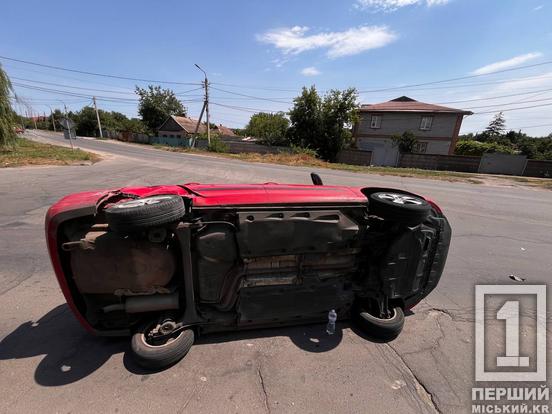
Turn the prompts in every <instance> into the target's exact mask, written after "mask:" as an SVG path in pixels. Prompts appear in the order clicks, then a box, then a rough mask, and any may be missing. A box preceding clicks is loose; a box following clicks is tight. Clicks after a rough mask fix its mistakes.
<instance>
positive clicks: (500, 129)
mask: <svg viewBox="0 0 552 414" xmlns="http://www.w3.org/2000/svg"><path fill="white" fill-rule="evenodd" d="M505 129H506V121H505V120H504V115H503V114H502V112H499V113H498V114H496V115H495V116H494V118H493V119H492V121H491V122H489V125H488V126H487V128H486V129H485V132H486V133H487V134H488V135H490V136H497V135H502V134H503V133H504V130H505Z"/></svg>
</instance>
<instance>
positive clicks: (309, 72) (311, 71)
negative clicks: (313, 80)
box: [301, 66, 321, 76]
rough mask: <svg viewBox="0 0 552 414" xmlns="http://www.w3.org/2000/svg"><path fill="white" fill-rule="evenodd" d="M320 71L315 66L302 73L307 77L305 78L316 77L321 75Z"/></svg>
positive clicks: (305, 69)
mask: <svg viewBox="0 0 552 414" xmlns="http://www.w3.org/2000/svg"><path fill="white" fill-rule="evenodd" d="M320 73H321V72H320V71H319V70H318V69H316V68H315V67H314V66H309V67H308V68H304V69H303V70H302V71H301V75H305V76H316V75H320Z"/></svg>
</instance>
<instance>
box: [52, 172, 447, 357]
mask: <svg viewBox="0 0 552 414" xmlns="http://www.w3.org/2000/svg"><path fill="white" fill-rule="evenodd" d="M313 182H314V183H315V184H314V185H288V184H274V183H266V184H248V185H243V184H236V185H227V184H225V185H211V184H209V185H204V184H196V183H192V184H184V185H169V186H156V187H136V188H121V189H116V190H107V191H96V192H85V193H78V194H73V195H69V196H67V197H65V198H63V199H61V200H60V201H58V202H57V203H56V204H54V205H53V206H52V207H51V208H50V209H49V211H48V213H47V216H46V236H47V241H48V248H49V252H50V257H51V260H52V263H53V266H54V270H55V273H56V276H57V279H58V281H59V284H60V286H61V289H62V291H63V294H64V295H65V298H66V300H67V303H68V304H69V306H70V308H71V309H72V311H73V312H74V313H75V315H76V317H77V318H78V319H79V321H80V322H81V324H82V325H83V326H84V327H85V328H86V329H88V330H89V331H90V332H92V333H95V334H98V335H108V336H115V335H131V336H132V340H131V348H132V351H133V354H134V356H135V357H136V359H137V361H138V362H139V363H140V364H142V365H143V366H146V367H150V368H159V367H163V366H168V365H170V364H173V363H174V362H176V361H178V360H179V359H180V358H182V357H183V356H184V355H185V354H186V353H187V352H188V350H189V349H190V347H191V346H192V344H193V342H194V338H195V336H197V335H199V334H200V333H206V332H213V331H226V330H236V329H250V328H257V327H268V326H281V325H286V324H303V323H309V322H321V321H328V318H329V319H330V321H329V327H328V328H329V331H330V332H331V328H332V323H333V321H334V320H335V316H336V315H337V319H340V320H341V319H347V318H352V319H353V320H354V321H355V322H356V323H357V324H358V326H359V328H360V329H362V330H363V331H364V332H366V333H367V334H368V335H371V336H374V337H377V338H379V339H383V340H390V339H393V338H394V337H396V336H397V335H398V334H399V333H400V331H401V329H402V327H403V323H404V310H405V309H409V308H411V307H413V306H414V305H416V304H417V303H418V302H419V301H420V300H421V299H422V298H424V297H425V296H426V295H428V294H429V292H431V291H432V290H433V289H434V288H435V286H436V285H437V283H438V281H439V278H440V277H441V273H442V271H443V267H444V265H445V260H446V257H447V252H448V246H449V242H450V237H451V229H450V226H449V224H448V221H447V219H446V218H445V217H444V215H443V213H442V212H441V210H440V208H439V207H438V206H437V205H436V204H435V203H434V202H432V201H430V200H428V199H425V198H423V197H421V196H418V195H415V194H412V193H409V192H406V191H401V190H394V189H387V188H370V187H366V188H356V187H341V186H326V185H322V182H321V180H320V178H319V177H318V176H316V175H315V174H313Z"/></svg>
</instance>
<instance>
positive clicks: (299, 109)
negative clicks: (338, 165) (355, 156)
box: [288, 86, 358, 161]
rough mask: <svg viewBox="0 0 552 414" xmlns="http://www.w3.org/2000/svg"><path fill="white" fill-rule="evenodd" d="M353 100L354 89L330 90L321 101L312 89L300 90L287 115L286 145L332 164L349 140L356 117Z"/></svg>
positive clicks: (354, 101) (355, 92) (355, 107)
mask: <svg viewBox="0 0 552 414" xmlns="http://www.w3.org/2000/svg"><path fill="white" fill-rule="evenodd" d="M357 97H358V94H357V91H356V89H354V88H349V89H347V90H344V91H339V90H331V91H329V92H328V93H327V94H326V95H325V96H324V98H323V99H322V98H320V96H319V95H318V92H317V91H316V88H315V87H314V86H311V87H310V88H309V89H307V88H303V91H302V93H301V95H300V96H298V97H297V98H295V99H294V106H293V108H292V109H291V111H290V113H289V115H290V120H291V127H290V129H289V131H288V136H289V139H290V142H291V143H292V144H294V145H296V146H299V147H303V148H310V149H312V150H315V151H316V152H317V153H318V154H319V155H320V156H321V157H322V158H324V159H326V160H328V161H334V160H335V157H336V155H337V153H338V152H339V150H341V149H342V148H343V147H344V146H346V145H347V144H348V142H349V141H350V140H351V131H350V128H351V126H352V125H353V123H354V122H355V120H356V118H357V103H356V101H357Z"/></svg>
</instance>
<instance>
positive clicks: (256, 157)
mask: <svg viewBox="0 0 552 414" xmlns="http://www.w3.org/2000/svg"><path fill="white" fill-rule="evenodd" d="M154 147H155V148H158V149H162V150H165V151H171V152H184V153H192V154H203V155H211V156H216V157H222V158H232V159H237V160H241V161H249V162H260V163H271V164H281V165H292V166H299V167H316V168H329V169H332V170H341V171H351V172H359V173H371V174H379V175H392V176H398V177H414V178H429V179H434V180H443V181H450V182H466V183H470V184H484V183H490V182H492V183H493V184H499V185H518V186H530V187H537V188H543V189H548V190H552V179H547V178H533V177H510V176H498V175H492V176H489V175H482V174H475V173H463V172H456V171H437V170H422V169H418V168H396V167H375V166H361V165H349V164H340V163H330V162H326V161H323V160H320V159H318V158H316V157H313V156H312V155H309V154H302V153H298V154H293V153H279V154H257V153H241V154H228V153H220V152H218V153H217V152H210V151H206V150H200V149H196V148H179V147H169V146H165V145H154Z"/></svg>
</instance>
